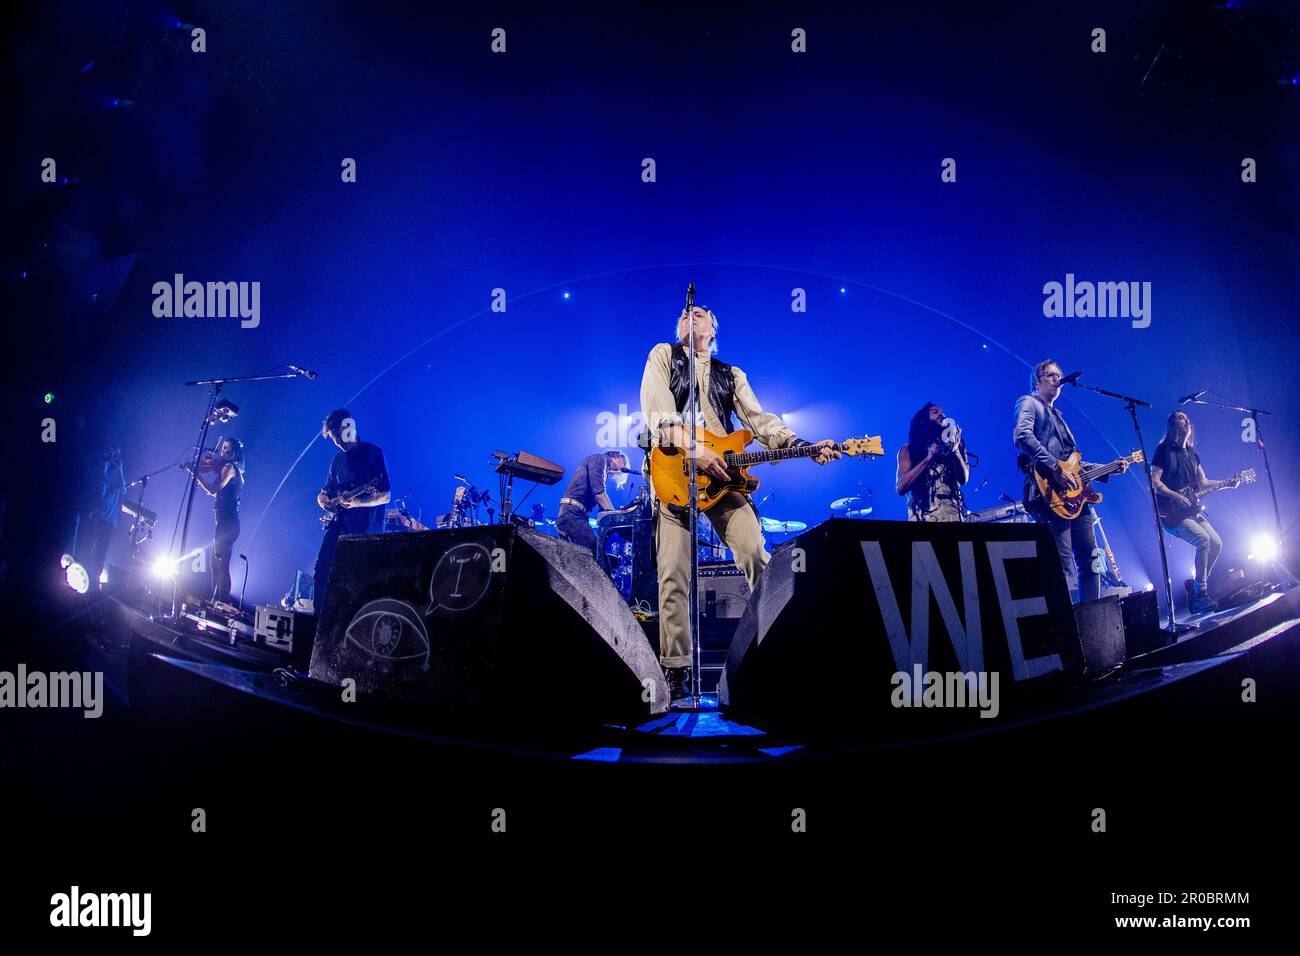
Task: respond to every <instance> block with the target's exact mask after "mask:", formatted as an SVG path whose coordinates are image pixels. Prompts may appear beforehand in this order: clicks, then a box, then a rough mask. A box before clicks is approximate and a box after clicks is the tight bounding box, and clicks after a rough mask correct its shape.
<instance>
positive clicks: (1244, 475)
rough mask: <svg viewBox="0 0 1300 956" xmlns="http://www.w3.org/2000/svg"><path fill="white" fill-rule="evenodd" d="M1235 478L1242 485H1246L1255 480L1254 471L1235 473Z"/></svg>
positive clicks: (1248, 469) (1247, 470) (1250, 469)
mask: <svg viewBox="0 0 1300 956" xmlns="http://www.w3.org/2000/svg"><path fill="white" fill-rule="evenodd" d="M1237 478H1238V479H1239V480H1240V481H1241V483H1242V484H1243V485H1248V484H1250V483H1251V482H1252V481H1254V480H1255V469H1254V468H1247V469H1246V470H1245V471H1239V472H1237Z"/></svg>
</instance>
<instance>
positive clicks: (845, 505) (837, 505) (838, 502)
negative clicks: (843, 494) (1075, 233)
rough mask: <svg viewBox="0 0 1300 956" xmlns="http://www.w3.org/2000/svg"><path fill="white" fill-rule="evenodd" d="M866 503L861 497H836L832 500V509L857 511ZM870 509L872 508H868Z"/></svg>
mask: <svg viewBox="0 0 1300 956" xmlns="http://www.w3.org/2000/svg"><path fill="white" fill-rule="evenodd" d="M863 504H866V502H865V501H863V499H861V498H857V497H853V498H836V499H835V500H834V501H832V502H831V511H856V510H857V509H858V507H859V506H860V505H863ZM867 510H868V511H869V510H871V509H869V508H868V509H867Z"/></svg>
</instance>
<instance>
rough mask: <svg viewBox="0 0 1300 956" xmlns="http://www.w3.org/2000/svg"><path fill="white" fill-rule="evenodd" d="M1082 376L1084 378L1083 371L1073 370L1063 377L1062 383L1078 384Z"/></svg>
mask: <svg viewBox="0 0 1300 956" xmlns="http://www.w3.org/2000/svg"><path fill="white" fill-rule="evenodd" d="M1081 378H1083V373H1082V372H1071V373H1070V374H1069V375H1067V376H1065V378H1063V379H1061V384H1062V385H1077V384H1078V383H1079V379H1081Z"/></svg>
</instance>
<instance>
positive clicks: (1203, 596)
mask: <svg viewBox="0 0 1300 956" xmlns="http://www.w3.org/2000/svg"><path fill="white" fill-rule="evenodd" d="M1195 587H1196V590H1195V592H1194V593H1193V595H1192V604H1191V608H1190V610H1191V612H1192V613H1193V614H1205V613H1207V612H1209V611H1217V610H1218V609H1219V605H1218V604H1217V603H1215V602H1214V601H1211V600H1210V589H1209V587H1208V586H1206V585H1204V584H1201V583H1200V582H1197V584H1196V586H1195Z"/></svg>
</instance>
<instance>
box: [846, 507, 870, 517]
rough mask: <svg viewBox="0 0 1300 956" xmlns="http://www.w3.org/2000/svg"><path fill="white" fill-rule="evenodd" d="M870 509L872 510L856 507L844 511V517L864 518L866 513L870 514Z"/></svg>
mask: <svg viewBox="0 0 1300 956" xmlns="http://www.w3.org/2000/svg"><path fill="white" fill-rule="evenodd" d="M871 511H872V509H871V508H857V509H855V510H853V511H846V512H844V517H846V518H865V517H866V516H867V515H869V514H871Z"/></svg>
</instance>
